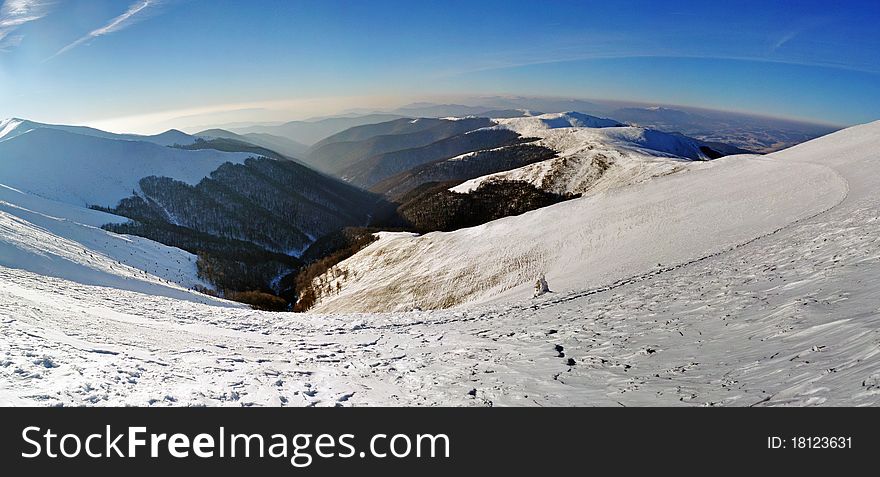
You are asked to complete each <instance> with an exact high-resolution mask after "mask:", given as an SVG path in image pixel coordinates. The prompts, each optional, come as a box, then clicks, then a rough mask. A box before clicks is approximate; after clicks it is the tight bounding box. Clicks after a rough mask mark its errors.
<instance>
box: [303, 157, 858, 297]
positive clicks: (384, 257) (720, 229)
mask: <svg viewBox="0 0 880 477" xmlns="http://www.w3.org/2000/svg"><path fill="white" fill-rule="evenodd" d="M682 167H683V168H684V170H683V171H681V172H679V173H677V174H672V175H667V176H664V177H658V178H655V179H653V180H652V181H650V182H647V183H645V184H641V185H637V186H632V187H620V188H615V189H611V190H607V191H605V192H602V193H599V194H594V195H590V196H587V197H584V198H581V199H577V200H573V201H569V202H563V203H560V204H557V205H554V206H552V207H548V208H545V209H540V210H537V211H532V212H529V213H527V214H524V215H521V216H517V217H508V218H505V219H501V220H498V221H495V222H491V223H488V224H485V225H482V226H479V227H474V228H471V229H462V230H458V231H455V232H450V233H431V234H427V235H425V236H422V237H406V236H399V235H397V236H389V237H385V238H383V239H382V240H379V241H377V242H375V243H373V244H372V245H370V246H369V247H367V248H366V249H364V250H363V251H361V252H359V253H358V254H356V255H355V256H353V257H351V258H349V259H348V260H346V261H344V262H342V263H341V264H340V265H339V266H338V269H337V270H331V273H329V274H327V275H325V276H324V277H320V278H319V280H322V281H323V282H324V283H322V287H323V288H324V289H328V290H337V289H339V288H341V292H338V293H336V292H335V291H334V292H331V293H329V294H328V295H327V296H326V297H324V299H323V300H322V301H320V302H319V304H318V306H317V307H316V308H315V311H316V312H348V311H393V310H395V309H411V308H421V309H433V308H445V307H450V306H457V305H462V304H466V303H474V302H483V301H487V300H497V299H499V298H505V299H508V300H509V299H514V298H516V299H520V298H525V297H527V296H529V295H530V293H531V288H532V284H533V283H534V281H535V279H536V277H538V276H539V275H541V274H546V276H547V279H548V281H549V283H550V286H551V289H554V290H555V291H559V292H566V291H571V290H576V289H584V288H596V287H602V286H605V285H610V284H612V283H615V282H616V281H618V280H624V279H627V278H630V277H633V276H639V275H642V274H645V273H652V272H654V271H657V270H661V269H663V268H666V267H669V266H673V265H676V264H680V263H685V262H689V261H691V260H695V259H698V258H701V257H705V256H709V255H712V254H715V253H720V252H722V251H724V250H728V249H730V248H732V247H735V246H737V245H740V244H743V243H746V242H748V241H749V240H752V239H754V238H755V237H759V236H762V235H764V234H768V233H771V232H773V231H775V230H777V229H779V228H781V227H784V226H786V225H788V224H791V223H793V222H795V221H797V220H801V219H804V218H807V217H811V216H812V215H815V214H817V213H819V212H822V211H824V210H827V209H828V208H830V207H832V206H834V205H835V204H837V203H839V202H840V200H841V199H842V198H843V197H844V195H845V194H846V190H847V189H846V182H845V181H844V180H843V179H842V178H841V177H840V175H839V174H838V173H837V172H836V171H834V170H832V169H830V168H828V167H826V166H823V165H819V164H811V163H804V162H798V163H797V164H796V165H794V163H793V162H790V161H780V160H778V159H776V158H773V157H770V158H762V157H760V156H751V157H750V156H731V157H726V158H723V159H719V160H716V161H711V162H683V163H682Z"/></svg>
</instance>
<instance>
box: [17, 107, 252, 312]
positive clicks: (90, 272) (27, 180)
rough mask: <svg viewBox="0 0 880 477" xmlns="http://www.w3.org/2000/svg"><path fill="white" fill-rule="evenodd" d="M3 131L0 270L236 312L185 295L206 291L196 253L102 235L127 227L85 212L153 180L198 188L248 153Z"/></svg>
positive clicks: (29, 127) (37, 129)
mask: <svg viewBox="0 0 880 477" xmlns="http://www.w3.org/2000/svg"><path fill="white" fill-rule="evenodd" d="M0 126H2V127H0V134H2V137H0V266H5V267H12V268H18V269H22V270H29V271H31V272H35V273H39V274H41V275H45V276H52V277H58V278H65V279H68V280H73V281H75V282H79V283H84V284H91V285H100V286H106V287H112V288H115V289H121V290H131V291H138V292H142V293H149V294H152V295H160V296H168V297H174V298H177V299H182V300H191V301H195V302H199V303H212V304H215V305H221V306H237V305H232V304H230V303H228V302H225V301H223V300H217V299H214V298H211V297H208V296H204V295H201V294H198V293H195V292H192V291H190V290H189V289H190V288H193V287H195V286H206V285H207V284H206V283H204V282H203V281H202V280H201V279H199V278H198V273H197V269H196V256H195V255H193V254H190V253H187V252H184V251H183V250H180V249H177V248H173V247H167V246H164V245H162V244H159V243H156V242H152V241H150V240H146V239H143V238H140V237H129V236H122V235H117V234H113V233H110V232H107V231H105V230H102V229H101V228H100V227H101V226H102V225H104V224H108V223H122V222H126V221H127V219H125V218H123V217H118V216H114V215H110V214H106V213H103V212H98V211H95V210H91V209H89V208H87V207H88V206H90V205H102V206H114V205H116V204H117V203H118V201H119V200H120V199H122V198H124V197H128V196H130V195H131V194H132V192H133V191H135V190H137V189H138V181H140V179H141V178H143V177H147V176H151V175H158V176H169V177H172V178H175V179H178V180H182V181H185V182H188V183H191V184H195V183H197V182H198V181H200V180H201V179H202V178H203V177H205V176H207V175H208V174H210V173H211V172H212V171H213V170H215V169H216V168H217V167H219V166H220V165H221V164H224V163H226V162H236V163H238V162H242V161H244V160H245V159H246V158H247V157H249V156H250V155H249V154H230V153H222V152H217V151H188V150H181V149H175V148H170V147H165V146H161V145H158V144H154V143H151V142H145V141H142V140H132V138H141V137H140V136H127V135H114V134H110V133H103V132H102V131H97V130H93V129H89V128H79V127H67V126H45V127H44V125H39V124H37V123H31V122H28V121H21V120H7V121H3V122H2V123H0ZM174 135H175V134H173V133H172V134H168V135H165V136H163V137H165V138H166V139H169V140H170V139H172V138H173V136H174ZM157 138H159V137H158V136H154V137H152V139H154V140H159V139H157ZM159 142H162V141H161V140H160V141H159Z"/></svg>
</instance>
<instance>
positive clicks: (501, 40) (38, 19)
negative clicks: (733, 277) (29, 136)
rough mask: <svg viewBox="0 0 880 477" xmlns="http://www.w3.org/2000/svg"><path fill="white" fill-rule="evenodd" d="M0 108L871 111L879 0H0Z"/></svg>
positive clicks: (832, 117) (86, 117) (878, 79)
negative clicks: (425, 104)
mask: <svg viewBox="0 0 880 477" xmlns="http://www.w3.org/2000/svg"><path fill="white" fill-rule="evenodd" d="M0 3H2V7H0V116H4V117H5V116H19V117H28V118H32V119H35V120H40V121H54V122H65V123H92V124H104V125H114V124H116V125H117V129H118V128H121V127H123V126H124V127H126V128H127V129H132V130H136V129H149V128H151V127H152V126H151V125H155V124H158V123H167V121H168V120H171V119H173V118H177V117H187V116H199V115H201V116H206V115H207V116H210V115H221V116H222V115H223V114H224V112H228V111H243V110H247V111H264V112H266V118H265V119H266V120H277V119H281V118H282V117H284V118H288V119H295V118H299V117H307V116H311V115H317V114H329V113H333V112H336V111H340V110H345V109H349V108H360V107H365V108H380V107H392V106H397V105H400V104H404V103H407V102H410V101H415V100H421V99H429V100H430V99H436V100H438V101H441V100H454V99H461V98H464V97H470V96H476V95H494V94H511V95H548V96H565V97H575V98H588V99H589V98H595V99H619V100H634V101H641V102H650V103H663V104H683V105H690V106H702V107H710V108H719V109H729V110H736V111H749V112H756V113H761V114H767V115H774V116H780V117H792V118H802V119H810V120H815V121H822V122H827V123H835V124H843V125H846V124H854V123H860V122H866V121H870V120H875V119H880V28H878V27H877V24H878V22H880V2H877V1H876V0H872V1H847V2H831V1H827V0H826V1H823V2H810V1H797V2H784V1H779V2H767V1H754V2H751V1H730V2H714V1H712V2H709V1H664V2H659V1H643V2H640V1H627V2H617V1H607V0H606V1H601V2H594V1H574V2H546V1H532V2H525V1H513V0H506V1H479V2H476V1H473V0H471V1H451V0H448V1H437V2H421V1H418V2H417V1H409V2H404V1H381V0H376V1H371V2H365V1H354V0H352V1H346V2H343V1H326V0H325V1H295V0H252V1H240V0H54V1H53V0H5V2H4V0H0Z"/></svg>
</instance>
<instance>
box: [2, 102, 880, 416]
mask: <svg viewBox="0 0 880 477" xmlns="http://www.w3.org/2000/svg"><path fill="white" fill-rule="evenodd" d="M413 119H416V118H413ZM413 119H410V121H412V120H413ZM434 119H435V121H433V123H434V124H437V125H443V127H448V125H447V124H446V122H452V121H453V119H452V118H448V119H445V120H440V119H437V118H434ZM459 119H461V118H459ZM485 119H486V120H488V121H490V123H491V124H486V123H483V124H481V123H480V121H474V124H473V125H471V127H475V129H472V130H469V131H465V132H463V133H462V132H459V131H453V132H452V133H449V134H451V135H450V136H448V137H445V138H442V139H436V138H434V137H432V138H430V139H436V140H434V141H433V142H430V143H429V144H427V145H423V146H416V147H411V146H410V144H411V143H408V142H407V141H409V139H408V138H405V136H407V135H408V134H412V131H409V130H408V129H407V128H409V127H414V126H405V124H395V125H391V124H385V125H381V126H377V127H376V128H374V130H373V131H372V132H368V131H365V130H355V131H349V132H348V133H346V134H343V135H341V136H340V137H341V138H348V139H351V141H353V142H361V141H370V139H371V138H373V137H379V136H382V135H385V136H389V135H390V136H392V137H393V136H397V135H399V136H401V138H400V141H399V142H398V143H397V145H393V147H403V148H404V149H400V150H385V151H384V152H381V153H377V154H373V155H371V156H369V157H366V158H362V159H359V161H360V162H357V161H356V162H355V163H354V164H370V165H369V167H368V168H367V169H365V170H369V171H376V172H371V173H370V174H379V172H381V171H383V170H384V169H382V168H376V166H377V165H383V164H390V165H391V166H395V165H399V164H402V165H401V166H400V167H401V170H400V171H398V172H396V173H394V174H392V175H389V176H387V177H385V178H384V179H382V180H380V181H379V182H377V183H376V184H374V185H373V190H372V191H365V190H363V189H361V188H359V187H356V186H354V185H352V184H351V183H348V182H345V181H344V180H343V177H332V176H330V175H327V174H325V173H322V172H318V171H315V170H313V169H311V168H310V167H309V166H307V165H306V164H305V159H302V160H300V161H297V160H291V159H290V158H288V155H287V154H283V153H280V152H278V151H275V150H273V149H272V148H270V147H267V146H266V145H265V144H263V145H257V144H255V143H253V142H249V141H247V139H248V138H247V137H244V136H242V137H234V136H233V137H230V136H223V137H221V136H220V135H219V134H218V135H215V136H211V135H205V136H204V137H198V136H189V135H185V134H183V133H180V132H178V131H171V132H169V133H164V134H160V135H156V136H133V135H116V134H112V133H106V132H103V131H97V130H94V129H87V128H76V127H67V126H54V125H42V124H39V123H32V122H28V121H22V120H6V121H2V122H0V125H2V127H0V134H2V137H0V336H3V340H4V345H5V347H4V351H3V355H2V357H0V358H2V361H0V373H2V374H3V375H4V379H3V380H2V384H0V403H2V404H17V405H23V404H30V405H150V406H152V405H246V406H250V405H273V406H283V405H302V406H311V405H328V406H336V405H342V406H347V405H402V404H418V405H441V404H442V405H485V406H489V405H493V406H494V405H588V404H591V405H613V406H620V405H633V404H634V405H646V404H655V405H738V406H755V405H761V406H762V405H815V404H845V405H876V404H877V395H878V394H877V389H878V386H880V361H878V360H877V359H876V355H877V353H876V341H877V332H876V330H877V329H878V326H877V325H878V323H877V313H876V310H877V308H878V306H880V302H878V299H877V294H876V290H877V289H878V288H880V282H878V278H877V277H880V273H877V272H878V267H880V257H878V256H877V254H876V252H875V251H876V250H877V246H878V243H877V241H878V237H880V230H877V227H878V226H880V225H878V224H880V220H877V211H878V210H880V203H878V200H877V194H876V193H875V192H876V190H877V187H878V185H880V184H878V177H880V174H878V173H877V172H878V171H877V168H878V165H880V162H878V160H880V158H878V156H877V151H878V150H880V144H878V137H880V131H878V128H880V123H876V122H875V123H871V124H866V125H862V126H857V127H852V128H848V129H845V130H842V131H839V132H836V133H833V134H830V135H827V136H825V137H822V138H819V139H815V140H811V141H807V142H804V143H802V144H800V145H797V146H794V147H790V148H788V149H785V150H783V151H780V152H776V153H773V154H769V155H757V154H734V155H725V154H726V153H730V152H739V150H737V149H735V148H731V147H730V146H723V145H718V144H713V143H711V142H706V141H702V140H699V139H695V138H692V137H689V136H685V135H682V134H674V133H669V132H663V131H658V130H654V129H650V128H645V127H640V126H632V125H625V124H623V123H621V122H618V121H623V120H622V119H620V118H614V120H604V119H602V118H601V117H598V116H590V115H586V114H580V113H572V112H568V113H551V114H533V115H523V116H520V117H506V118H502V117H496V118H485ZM392 121H396V120H394V119H393V120H392ZM420 121H421V119H420V120H419V121H417V122H416V123H410V124H417V123H418V122H420ZM444 121H445V122H444ZM395 128H400V129H395ZM389 130H391V131H393V132H392V133H387V131H389ZM426 130H427V129H426ZM382 131H385V133H384V134H383V132H382ZM395 133H399V134H395ZM374 134H375V136H374ZM475 135H486V137H491V138H495V139H498V138H504V137H510V138H512V142H511V143H506V142H505V143H503V144H501V145H490V144H484V145H482V146H480V145H477V146H474V147H477V149H476V150H468V152H461V148H460V147H452V146H446V144H456V145H457V144H462V143H463V142H462V141H464V140H463V139H460V138H462V137H467V136H475ZM475 137H477V136H475ZM218 139H222V140H218ZM322 139H323V138H322ZM319 141H320V140H319ZM383 141H386V140H385V139H383ZM449 141H452V142H449ZM316 142H318V141H316ZM378 143H379V141H377V142H376V144H378ZM325 144H332V141H327V142H325ZM383 144H389V143H383ZM490 146H491V147H490ZM389 147H390V146H389ZM393 147H392V149H393ZM426 148H427V149H426ZM465 149H466V150H467V149H469V148H465ZM404 151H409V152H404ZM413 151H420V153H415V152H413ZM429 152H430V153H429ZM435 153H436V154H435ZM453 154H454V155H453ZM389 155H391V156H389ZM376 157H382V158H385V159H382V160H378V161H376V160H374V159H373V158H376ZM389 157H393V158H396V159H395V160H393V161H390V160H388V159H387V158H389ZM407 158H410V159H407ZM404 159H405V160H404ZM424 161H427V162H424ZM395 167H396V166H395ZM392 169H394V167H392ZM341 175H342V174H341V171H340V176H341ZM379 175H383V174H379ZM364 225H369V228H364V227H363V226H364ZM307 244H311V246H310V247H309V249H308V250H305V251H303V250H302V247H305V246H307ZM306 272H307V273H306ZM218 283H223V284H225V288H224V287H223V286H218ZM536 283H537V284H539V285H541V286H537V287H536ZM306 295H308V296H309V297H310V301H311V302H310V304H309V307H310V310H309V312H308V313H301V314H297V315H291V314H288V313H269V312H265V311H258V310H254V309H252V307H256V308H262V309H286V308H289V305H290V304H291V303H293V302H298V301H299V299H300V298H301V297H304V296H306ZM228 298H234V299H236V300H238V301H239V302H244V303H249V304H250V305H251V307H246V306H244V305H243V304H242V303H239V302H235V301H229V300H228ZM279 300H280V303H278V301H279ZM355 312H357V313H355ZM377 312H382V313H377ZM386 312H387V313H386ZM326 313H331V314H326ZM829 370H833V372H832V371H829ZM695 376H696V377H697V378H694V377H695Z"/></svg>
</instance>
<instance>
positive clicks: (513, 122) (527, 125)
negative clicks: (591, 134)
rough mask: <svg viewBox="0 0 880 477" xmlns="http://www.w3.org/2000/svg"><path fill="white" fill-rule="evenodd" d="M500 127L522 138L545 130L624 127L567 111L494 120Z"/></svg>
mask: <svg viewBox="0 0 880 477" xmlns="http://www.w3.org/2000/svg"><path fill="white" fill-rule="evenodd" d="M495 122H497V123H498V125H499V126H500V127H503V128H506V129H510V130H512V131H515V132H517V133H519V134H521V135H523V136H532V135H536V134H540V131H542V130H546V129H559V128H609V127H619V126H625V124H623V123H621V122H619V121H615V120H613V119H606V118H598V117H596V116H590V115H588V114H583V113H578V112H574V111H569V112H565V113H548V114H541V115H539V116H527V117H522V118H505V119H495Z"/></svg>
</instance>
